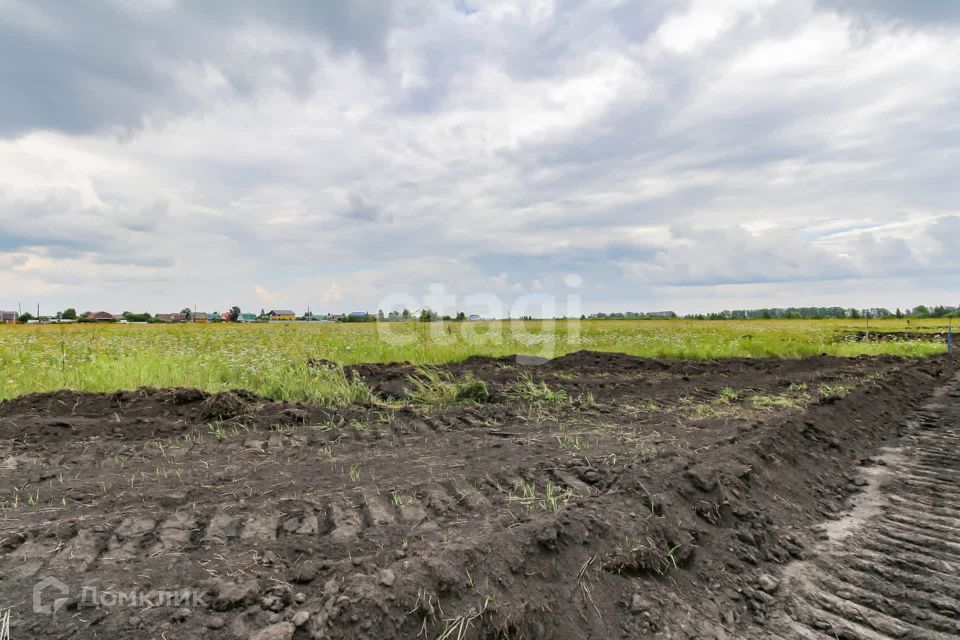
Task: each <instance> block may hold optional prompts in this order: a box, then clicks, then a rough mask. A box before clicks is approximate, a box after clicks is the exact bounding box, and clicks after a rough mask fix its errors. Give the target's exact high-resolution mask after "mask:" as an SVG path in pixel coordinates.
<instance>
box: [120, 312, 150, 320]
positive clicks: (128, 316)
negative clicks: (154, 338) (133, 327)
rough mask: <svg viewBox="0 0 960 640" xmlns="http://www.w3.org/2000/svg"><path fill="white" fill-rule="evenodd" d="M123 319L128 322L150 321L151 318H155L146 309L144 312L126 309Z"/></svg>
mask: <svg viewBox="0 0 960 640" xmlns="http://www.w3.org/2000/svg"><path fill="white" fill-rule="evenodd" d="M123 319H124V320H126V321H127V322H150V320H152V319H153V318H152V316H151V315H150V314H149V313H147V312H146V311H144V312H143V313H131V312H130V311H124V312H123Z"/></svg>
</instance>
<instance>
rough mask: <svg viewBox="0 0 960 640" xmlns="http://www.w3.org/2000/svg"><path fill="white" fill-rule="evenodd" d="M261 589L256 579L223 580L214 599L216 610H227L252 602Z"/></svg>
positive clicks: (214, 608)
mask: <svg viewBox="0 0 960 640" xmlns="http://www.w3.org/2000/svg"><path fill="white" fill-rule="evenodd" d="M259 591H260V587H259V586H258V585H257V581H256V580H251V581H249V582H241V583H236V582H221V583H220V584H219V592H218V593H217V597H216V598H214V600H213V610H214V611H227V610H229V609H234V608H236V607H243V606H246V605H248V604H252V603H253V602H254V601H255V600H256V598H257V594H258V593H259Z"/></svg>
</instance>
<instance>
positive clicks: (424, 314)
mask: <svg viewBox="0 0 960 640" xmlns="http://www.w3.org/2000/svg"><path fill="white" fill-rule="evenodd" d="M436 317H437V314H435V313H434V312H433V311H430V309H424V310H422V311H421V312H420V322H432V321H433V320H434V319H436Z"/></svg>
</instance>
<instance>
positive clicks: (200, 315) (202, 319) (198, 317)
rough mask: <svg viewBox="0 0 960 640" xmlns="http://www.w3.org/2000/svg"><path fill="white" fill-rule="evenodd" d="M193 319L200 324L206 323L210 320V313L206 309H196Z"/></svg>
mask: <svg viewBox="0 0 960 640" xmlns="http://www.w3.org/2000/svg"><path fill="white" fill-rule="evenodd" d="M193 321H194V322H196V323H199V324H206V323H207V322H209V321H210V314H209V313H207V312H206V311H194V312H193Z"/></svg>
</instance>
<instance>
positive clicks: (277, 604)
mask: <svg viewBox="0 0 960 640" xmlns="http://www.w3.org/2000/svg"><path fill="white" fill-rule="evenodd" d="M286 606H287V603H286V602H285V601H284V599H283V598H282V597H280V596H266V597H264V598H263V599H262V600H261V601H260V608H262V609H266V610H268V611H283V609H284V607H286Z"/></svg>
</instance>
